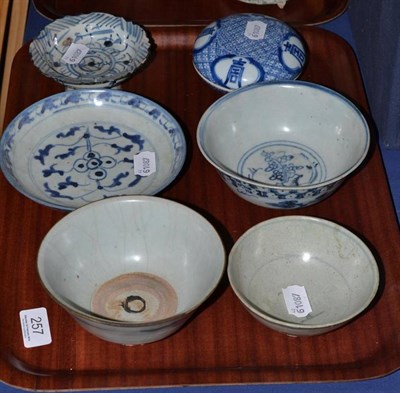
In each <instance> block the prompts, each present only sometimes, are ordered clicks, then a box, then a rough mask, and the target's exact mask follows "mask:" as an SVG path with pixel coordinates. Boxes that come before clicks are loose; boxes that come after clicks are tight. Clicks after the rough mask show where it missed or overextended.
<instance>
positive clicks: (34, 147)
mask: <svg viewBox="0 0 400 393" xmlns="http://www.w3.org/2000/svg"><path fill="white" fill-rule="evenodd" d="M0 154H1V157H0V158H1V161H0V163H1V168H2V170H3V173H4V175H5V176H6V178H7V179H8V181H9V182H10V183H11V184H12V185H13V186H14V187H15V188H16V189H17V190H18V191H20V192H21V193H22V194H24V195H25V196H27V197H29V198H30V199H32V200H34V201H36V202H38V203H41V204H43V205H46V206H50V207H54V208H58V209H63V210H73V209H75V208H78V207H80V206H83V205H85V204H87V203H89V202H93V201H96V200H100V199H104V198H109V197H113V196H119V195H133V194H135V195H155V194H157V193H158V192H160V191H161V190H163V189H164V188H165V187H167V186H168V185H169V184H170V183H171V182H172V181H173V180H174V179H175V177H176V176H177V175H178V173H179V172H180V170H181V168H182V166H183V163H184V161H185V157H186V142H185V138H184V134H183V131H182V129H181V127H180V125H179V124H178V123H177V121H176V120H175V119H174V118H173V117H172V116H171V114H169V113H168V112H167V111H166V110H165V109H163V108H162V107H160V106H159V105H158V104H156V103H154V102H152V101H151V100H149V99H147V98H144V97H141V96H139V95H136V94H133V93H128V92H124V91H120V90H112V89H107V90H83V89H82V90H68V91H65V92H63V93H60V94H56V95H53V96H50V97H48V98H45V99H43V100H41V101H38V102H36V103H34V104H33V105H31V106H30V107H28V108H27V109H25V110H24V111H23V112H21V113H20V114H19V115H18V116H17V117H16V118H15V119H14V120H13V121H12V122H11V123H10V124H9V126H8V127H7V129H6V130H5V132H4V134H3V136H2V139H1V144H0Z"/></svg>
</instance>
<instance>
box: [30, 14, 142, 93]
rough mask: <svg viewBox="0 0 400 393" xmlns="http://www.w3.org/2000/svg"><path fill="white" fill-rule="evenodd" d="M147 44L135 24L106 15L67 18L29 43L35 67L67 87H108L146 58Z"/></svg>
mask: <svg viewBox="0 0 400 393" xmlns="http://www.w3.org/2000/svg"><path fill="white" fill-rule="evenodd" d="M149 50H150V42H149V39H148V37H147V35H146V32H145V31H144V30H143V29H142V28H141V27H140V26H138V25H136V24H134V23H132V22H128V21H126V20H125V19H123V18H119V17H116V16H113V15H110V14H104V13H100V12H93V13H90V14H85V15H78V16H66V17H64V18H62V19H57V20H56V21H54V22H52V23H50V24H49V25H47V26H46V27H45V28H44V29H43V30H42V31H41V32H40V33H39V35H38V37H37V38H36V39H34V40H33V41H32V43H31V44H30V46H29V52H30V55H31V58H32V61H33V63H34V65H35V66H36V67H37V68H38V69H39V70H40V71H41V72H42V73H43V74H44V75H46V76H47V77H49V78H53V79H55V80H56V81H57V82H59V83H61V84H63V85H65V86H66V87H67V88H72V89H76V88H111V87H116V86H118V85H119V84H121V82H123V81H124V80H125V79H127V78H128V77H129V75H130V74H132V73H133V72H134V71H135V70H136V69H137V68H138V67H140V66H141V65H142V64H143V63H144V62H145V61H146V59H147V57H148V54H149Z"/></svg>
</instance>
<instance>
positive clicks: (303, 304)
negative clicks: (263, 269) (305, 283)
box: [282, 285, 312, 318]
mask: <svg viewBox="0 0 400 393" xmlns="http://www.w3.org/2000/svg"><path fill="white" fill-rule="evenodd" d="M282 292H283V297H284V299H285V303H286V308H287V310H288V313H289V314H290V315H295V316H296V317H299V318H303V317H306V316H307V315H308V314H309V313H310V312H312V309H311V305H310V301H309V300H308V296H307V292H306V289H305V288H304V287H302V286H300V285H290V286H288V287H287V288H283V289H282Z"/></svg>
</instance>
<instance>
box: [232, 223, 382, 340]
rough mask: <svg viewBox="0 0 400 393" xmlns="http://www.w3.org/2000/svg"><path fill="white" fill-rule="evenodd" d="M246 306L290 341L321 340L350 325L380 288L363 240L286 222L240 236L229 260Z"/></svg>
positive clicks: (338, 230)
mask: <svg viewBox="0 0 400 393" xmlns="http://www.w3.org/2000/svg"><path fill="white" fill-rule="evenodd" d="M228 277H229V281H230V284H231V286H232V289H233V291H234V293H235V294H236V296H237V298H238V299H239V301H240V302H241V303H242V305H243V307H244V308H245V309H246V310H247V311H248V312H249V313H250V314H251V315H252V316H253V317H254V318H256V319H257V320H258V321H259V322H261V323H262V324H264V325H265V326H267V327H269V328H271V329H274V330H277V331H279V332H282V333H285V334H288V335H293V336H312V335H317V334H324V333H327V332H330V331H332V330H335V329H338V328H339V327H341V326H344V325H345V324H347V323H349V322H350V321H352V320H353V319H354V318H356V317H357V316H359V315H360V314H361V313H362V312H363V311H365V309H366V308H367V307H368V306H369V305H370V303H371V302H372V300H373V299H374V298H375V296H376V293H377V290H378V287H379V270H378V267H377V263H376V261H375V258H374V256H373V254H372V253H371V251H370V250H369V248H368V247H367V246H366V245H365V244H364V242H363V241H362V240H361V239H359V238H358V237H357V236H356V235H354V234H353V233H352V232H350V231H349V230H347V229H345V228H344V227H342V226H340V225H338V224H336V223H333V222H331V221H327V220H323V219H319V218H314V217H309V216H288V217H278V218H274V219H270V220H267V221H264V222H261V223H259V224H257V225H256V226H254V227H252V228H250V229H249V230H248V231H247V232H245V233H244V234H243V235H242V236H241V237H240V238H239V239H238V240H237V242H236V243H235V245H234V246H233V248H232V250H231V252H230V254H229V261H228Z"/></svg>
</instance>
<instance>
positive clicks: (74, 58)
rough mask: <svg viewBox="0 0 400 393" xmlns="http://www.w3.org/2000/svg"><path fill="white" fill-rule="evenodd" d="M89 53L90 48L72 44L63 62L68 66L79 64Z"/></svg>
mask: <svg viewBox="0 0 400 393" xmlns="http://www.w3.org/2000/svg"><path fill="white" fill-rule="evenodd" d="M88 52H89V48H88V47H87V46H85V45H83V44H74V43H72V44H71V45H70V47H69V48H68V49H67V51H66V52H65V53H64V56H63V57H62V58H61V60H62V61H64V62H65V63H67V64H79V63H80V62H81V60H82V59H83V58H84V57H85V56H86V53H88Z"/></svg>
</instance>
